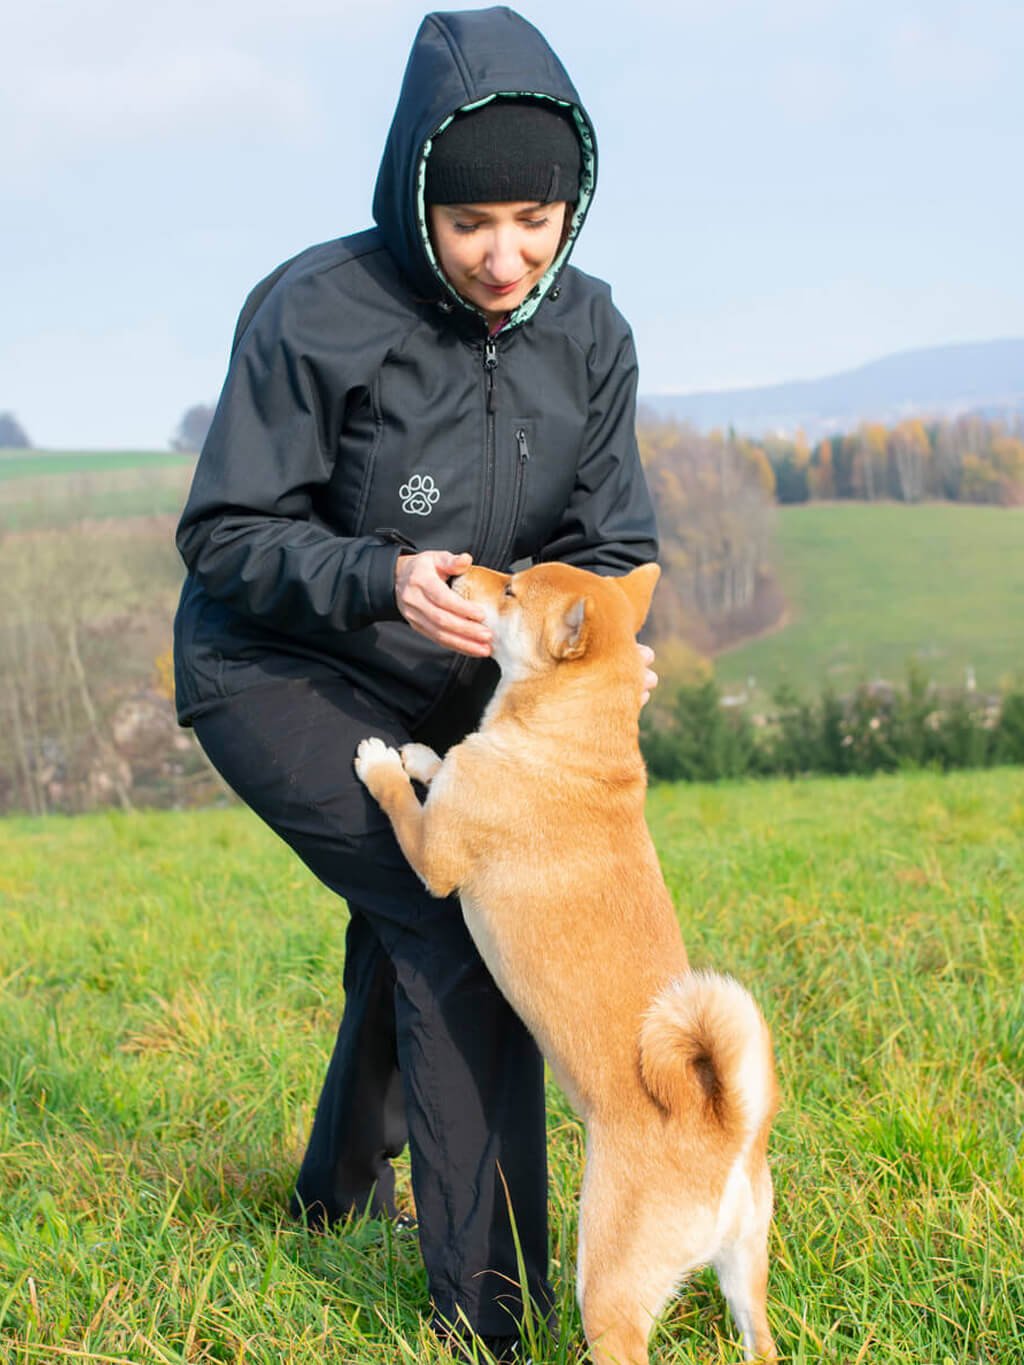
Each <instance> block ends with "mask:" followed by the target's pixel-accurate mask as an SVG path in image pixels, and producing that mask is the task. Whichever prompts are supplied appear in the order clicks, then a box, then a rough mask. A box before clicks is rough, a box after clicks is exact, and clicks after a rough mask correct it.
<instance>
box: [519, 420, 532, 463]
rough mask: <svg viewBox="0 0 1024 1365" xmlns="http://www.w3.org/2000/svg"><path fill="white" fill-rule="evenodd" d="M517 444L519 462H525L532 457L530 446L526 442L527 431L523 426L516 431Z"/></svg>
mask: <svg viewBox="0 0 1024 1365" xmlns="http://www.w3.org/2000/svg"><path fill="white" fill-rule="evenodd" d="M516 445H517V446H518V447H519V463H520V464H525V463H526V461H527V460H528V459H529V458H530V447H529V446H528V445H527V444H526V432H525V430H524V429H523V428H522V427H520V428H519V430H518V431H517V432H516Z"/></svg>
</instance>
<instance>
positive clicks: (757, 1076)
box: [640, 971, 777, 1142]
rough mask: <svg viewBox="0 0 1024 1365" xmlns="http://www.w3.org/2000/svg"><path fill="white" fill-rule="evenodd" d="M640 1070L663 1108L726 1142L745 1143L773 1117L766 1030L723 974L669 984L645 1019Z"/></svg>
mask: <svg viewBox="0 0 1024 1365" xmlns="http://www.w3.org/2000/svg"><path fill="white" fill-rule="evenodd" d="M640 1070H641V1075H642V1077H643V1082H644V1086H645V1087H646V1089H647V1090H648V1092H649V1093H650V1095H651V1097H652V1098H653V1099H654V1100H655V1102H656V1103H657V1104H658V1105H659V1106H660V1107H661V1108H662V1109H664V1110H667V1111H668V1112H669V1113H671V1114H673V1115H675V1116H678V1118H680V1119H681V1120H682V1121H683V1122H687V1121H690V1122H692V1121H694V1120H696V1121H697V1122H698V1123H701V1124H702V1126H706V1127H712V1128H715V1129H716V1130H717V1131H718V1132H719V1134H720V1136H721V1137H722V1138H724V1139H725V1140H727V1141H735V1142H747V1141H750V1140H751V1139H752V1138H753V1137H754V1135H755V1134H756V1133H758V1132H759V1131H760V1129H761V1127H762V1126H763V1124H764V1123H765V1121H766V1120H767V1119H769V1118H771V1116H772V1115H773V1114H774V1112H775V1108H776V1104H777V1100H776V1090H775V1068H774V1064H773V1061H772V1048H771V1038H770V1036H769V1033H768V1026H767V1025H766V1024H765V1021H764V1017H763V1016H762V1014H761V1011H760V1010H759V1009H758V1007H757V1005H756V1004H755V1002H754V999H753V996H751V995H750V993H749V991H746V990H744V988H743V987H742V986H741V985H740V984H739V982H738V981H734V980H733V979H732V977H729V976H720V975H719V974H718V973H716V972H705V971H697V972H686V973H685V974H684V975H683V976H679V977H676V978H675V980H673V981H671V982H669V984H668V985H667V986H666V987H665V988H664V989H663V990H662V991H661V992H660V993H659V994H658V995H657V996H656V997H655V999H654V1001H653V1003H652V1004H651V1007H650V1009H649V1010H648V1011H647V1013H646V1014H645V1016H644V1020H643V1024H642V1026H641V1030H640Z"/></svg>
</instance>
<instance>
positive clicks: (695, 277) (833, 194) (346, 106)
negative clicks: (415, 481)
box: [0, 0, 1024, 448]
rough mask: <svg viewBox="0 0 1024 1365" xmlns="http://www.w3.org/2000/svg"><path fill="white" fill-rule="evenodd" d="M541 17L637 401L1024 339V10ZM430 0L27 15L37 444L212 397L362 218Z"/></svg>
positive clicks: (0, 122) (24, 399)
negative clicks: (570, 109) (297, 260)
mask: <svg viewBox="0 0 1024 1365" xmlns="http://www.w3.org/2000/svg"><path fill="white" fill-rule="evenodd" d="M466 7H467V8H478V6H466ZM519 8H520V11H521V13H523V14H524V15H525V16H526V17H527V18H529V19H530V20H532V21H533V22H534V23H536V24H537V25H538V26H539V27H540V28H541V29H542V30H543V32H544V33H545V34H546V35H547V37H548V38H549V40H550V41H551V43H552V44H553V46H554V47H555V48H556V50H557V51H558V52H559V54H560V56H561V57H562V59H563V61H564V62H565V64H566V66H567V68H568V70H569V72H570V74H571V76H572V77H573V79H574V81H575V83H576V85H577V87H578V88H579V90H580V93H581V95H582V98H583V100H584V103H585V104H586V105H587V107H588V109H589V110H590V113H591V115H592V117H593V119H594V122H595V124H596V127H597V132H598V140H599V146H600V154H601V174H600V181H599V187H598V194H597V199H596V201H595V205H594V209H593V211H592V213H591V217H590V220H589V222H588V224H587V228H586V231H585V233H584V234H583V237H582V238H581V240H580V243H579V247H578V249H577V252H576V255H575V257H574V260H575V262H576V264H577V265H579V266H581V267H583V268H584V269H586V270H590V271H592V272H593V273H595V274H598V275H601V276H603V277H604V278H606V279H608V280H610V281H611V282H612V285H613V288H614V291H615V297H616V300H617V302H618V304H619V306H620V308H621V309H622V310H623V312H624V313H625V314H626V316H627V317H628V318H629V319H630V321H631V322H632V324H633V327H634V330H635V333H636V337H637V344H638V349H639V353H640V361H641V369H642V380H641V389H642V390H643V391H646V392H650V393H653V392H668V391H674V392H685V391H689V390H695V389H703V388H720V387H726V386H733V385H741V384H748V383H771V382H775V381H781V380H785V379H792V378H810V377H813V376H816V375H821V374H826V373H830V372H832V371H834V370H837V369H842V368H846V367H848V366H852V365H856V364H859V363H862V362H864V361H867V360H871V359H874V358H876V357H878V356H880V355H884V354H887V353H889V352H892V351H898V350H904V349H907V348H909V347H913V346H922V345H935V344H941V343H944V342H953V341H970V340H983V339H987V338H990V337H1006V336H1019V335H1022V334H1024V265H1022V250H1021V245H1020V242H1021V233H1022V224H1024V176H1022V175H1021V173H1020V166H1021V164H1022V160H1024V81H1022V79H1021V72H1022V65H1024V63H1022V59H1024V4H1021V3H1020V0H973V3H970V4H966V3H950V2H949V0H927V3H926V2H925V0H921V3H917V4H912V3H908V2H907V0H703V3H700V4H695V3H690V2H689V0H630V3H626V4H616V5H605V4H601V3H599V0H586V2H585V3H584V0H562V2H561V3H544V4H540V3H523V4H522V5H521V6H519ZM13 9H14V7H13V6H11V7H8V10H9V11H11V10H13ZM423 13H424V10H423V8H422V7H421V6H420V5H418V4H412V3H407V2H406V0H374V3H373V4H366V3H354V2H350V0H291V3H289V4H288V5H287V6H285V5H283V4H281V3H280V0H274V3H270V0H244V3H243V0H177V3H175V4H174V5H170V4H164V3H159V0H158V2H157V3H153V4H148V5H139V4H138V3H137V0H71V3H70V4H69V3H68V0H34V3H32V4H31V5H29V4H25V5H20V6H18V7H17V8H16V12H8V13H6V14H5V15H4V18H3V20H2V22H0V46H2V48H3V51H4V81H3V83H2V85H0V129H3V132H2V134H0V250H2V259H3V280H4V282H3V290H2V294H0V411H4V410H9V411H13V412H14V413H15V414H16V415H17V416H18V417H19V419H20V420H21V421H22V423H23V425H24V426H25V427H26V428H27V430H28V432H29V435H30V436H31V437H32V439H33V440H34V442H35V443H36V444H37V445H40V446H49V447H64V448H98V447H110V448H114V447H127V446H134V447H138V448H161V447H164V446H165V445H166V443H167V441H168V439H169V437H170V436H171V434H172V433H173V431H174V429H175V427H176V426H177V423H178V421H179V419H180V417H181V415H182V413H183V412H184V410H185V409H186V408H187V407H188V406H190V405H191V404H192V403H196V402H204V401H212V400H213V399H214V398H215V397H216V394H217V392H218V390H219V387H220V384H221V381H222V379H223V375H224V369H225V364H226V359H227V351H228V345H229V342H230V338H231V333H232V329H233V326H234V321H235V317H236V315H237V312H238V309H239V308H240V306H241V304H242V301H243V299H244V297H245V295H246V293H247V292H248V290H249V288H250V287H251V286H252V285H253V284H254V283H255V282H256V281H257V280H258V279H259V278H261V277H262V276H263V275H264V274H266V273H267V272H268V271H269V270H270V269H272V268H273V267H274V266H275V265H276V264H277V263H278V262H279V261H281V260H283V259H284V258H286V257H287V256H289V255H291V254H293V253H294V252H296V251H298V250H300V249H301V248H302V247H304V246H306V245H308V244H309V243H311V242H315V241H320V240H323V239H325V238H328V237H334V236H338V235H341V234H343V233H346V232H354V231H356V230H358V229H360V228H362V227H365V226H367V225H369V223H370V221H371V219H370V201H371V196H372V190H373V182H374V177H375V174H376V168H377V162H378V159H379V157H380V152H381V148H382V146H383V143H384V137H385V134H386V132H387V127H388V123H389V121H390V116H391V110H392V106H393V102H394V99H395V97H396V95H397V92H398V86H399V83H400V80H401V75H402V70H403V68H404V65H405V59H406V56H407V53H408V48H409V45H410V43H411V41H412V38H413V35H414V33H415V30H416V27H417V25H418V23H419V20H420V18H421V17H422V14H423Z"/></svg>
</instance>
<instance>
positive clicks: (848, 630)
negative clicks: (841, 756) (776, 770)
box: [715, 503, 1024, 693]
mask: <svg viewBox="0 0 1024 1365" xmlns="http://www.w3.org/2000/svg"><path fill="white" fill-rule="evenodd" d="M779 559H780V567H781V572H782V579H783V586H784V589H785V592H786V597H787V600H788V601H789V604H790V610H789V620H788V623H787V624H786V625H785V626H784V627H783V628H782V629H781V630H778V631H776V632H775V633H773V634H770V635H767V636H765V637H764V638H762V639H760V640H755V641H753V642H752V643H749V644H746V645H741V646H739V647H738V648H736V649H734V650H730V651H729V652H728V653H727V654H724V655H722V656H721V657H719V658H718V659H717V660H716V665H715V671H716V674H717V676H718V677H719V679H720V680H721V681H722V682H723V683H725V684H737V683H743V682H745V681H746V679H748V678H749V677H753V678H755V679H756V680H757V683H758V685H759V686H760V687H761V688H762V689H767V690H771V689H772V688H774V687H776V686H777V685H778V684H779V682H781V681H782V680H783V679H787V678H788V679H789V680H790V681H792V682H794V683H795V684H796V685H797V686H798V687H800V688H803V689H804V690H805V691H807V692H814V693H817V692H818V691H819V690H820V688H821V686H822V684H823V683H825V682H830V683H832V685H833V686H834V687H835V689H836V690H837V691H838V692H848V691H850V690H852V689H853V688H854V687H856V685H857V684H858V683H859V682H861V681H870V680H873V679H876V678H879V677H882V678H886V679H888V680H890V681H894V682H901V681H902V680H903V679H904V677H905V675H906V669H907V664H908V662H909V661H910V660H911V659H917V660H918V661H919V662H920V663H921V664H922V666H923V667H924V669H925V671H926V673H927V674H928V676H930V677H931V678H933V679H934V680H935V681H936V682H938V683H941V684H944V685H958V684H963V682H964V679H965V674H966V670H967V668H968V667H971V668H973V670H974V673H975V676H976V679H977V684H978V686H979V687H981V688H996V687H997V686H998V685H999V684H1000V681H1001V680H1003V679H1005V678H1006V677H1008V676H1012V675H1014V674H1016V675H1018V676H1019V675H1020V674H1021V673H1022V672H1024V630H1022V628H1021V611H1022V608H1021V603H1022V602H1024V510H1019V509H1014V510H1008V509H1005V508H999V507H970V506H963V505H956V504H950V503H931V504H926V505H923V506H919V507H906V506H902V505H897V504H890V503H886V504H866V503H833V504H825V505H817V506H808V507H786V508H781V509H780V512H779Z"/></svg>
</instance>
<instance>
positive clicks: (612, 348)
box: [176, 9, 656, 1355]
mask: <svg viewBox="0 0 1024 1365" xmlns="http://www.w3.org/2000/svg"><path fill="white" fill-rule="evenodd" d="M595 172H596V153H595V144H594V136H593V132H592V130H591V127H590V124H589V121H588V119H587V116H586V114H585V112H584V110H583V108H582V106H581V105H580V102H579V98H578V96H577V94H576V92H575V90H574V88H573V86H572V84H571V83H570V81H569V79H568V77H567V75H566V74H565V71H564V70H563V68H562V66H561V64H560V62H559V61H558V59H557V57H556V56H555V55H554V53H553V52H552V51H551V49H550V48H549V47H548V45H547V43H546V42H545V40H544V39H543V38H542V37H541V35H540V34H539V33H538V32H537V31H536V29H534V28H533V27H532V26H531V25H529V24H528V23H526V21H525V20H523V19H522V18H520V17H519V16H518V15H516V14H515V13H513V12H512V11H511V10H507V9H491V10H483V11H476V12H466V13H451V14H432V15H428V16H427V18H426V19H425V20H424V21H423V24H422V25H421V27H420V30H419V33H418V35H417V37H416V40H415V44H414V46H413V50H412V54H411V57H410V60H409V65H408V68H407V71H406V74H405V79H404V83H403V87H402V92H401V96H400V98H399V102H398V107H397V110H396V113H395V117H394V121H393V124H392V127H391V131H390V134H389V137H388V142H387V146H386V149H385V152H384V157H383V161H382V165H381V169H380V174H379V177H378V181H377V188H376V194H375V198H374V216H375V219H376V223H377V226H376V228H375V229H372V230H370V231H367V232H362V233H359V234H357V235H355V236H352V237H346V238H342V239H340V240H338V241H333V242H329V243H326V244H325V245H322V246H317V247H313V248H311V249H310V250H308V251H305V252H303V253H302V254H301V255H299V256H297V257H295V258H294V259H293V260H291V261H289V262H286V264H285V265H283V266H281V267H280V268H279V269H278V270H277V271H275V272H274V274H273V275H271V276H270V277H269V278H268V279H267V280H265V281H263V283H262V284H260V285H258V286H257V288H256V289H255V290H254V291H253V293H252V295H251V296H250V298H249V299H248V301H247V302H246V305H245V307H244V309H243V311H242V315H241V318H240V320H239V324H238V329H237V332H236V336H235V342H234V347H233V352H232V358H231V364H230V368H229V371H228V375H227V379H226V382H225V385H224V391H223V393H222V396H221V399H220V403H219V405H218V408H217V413H216V416H215V418H214V421H213V425H212V427H211V430H210V434H209V437H208V439H207V441H206V444H205V446H204V448H203V453H202V457H201V459H200V461H199V464H198V467H197V470H196V475H195V481H194V484H193V487H192V491H191V494H190V497H189V500H188V504H187V506H186V508H185V512H184V514H183V516H182V520H181V525H180V528H179V533H178V545H179V548H180V550H181V554H182V556H183V558H184V560H185V563H186V565H187V567H188V577H187V579H186V582H185V587H184V590H183V594H182V600H181V605H180V608H179V612H178V618H177V622H176V665H177V672H176V683H177V695H178V704H179V712H180V718H181V721H182V723H183V724H186V725H188V724H191V725H194V726H195V729H196V733H197V735H198V737H199V739H200V741H201V743H202V745H203V747H204V749H205V750H206V752H207V753H208V755H209V756H210V758H211V760H212V761H213V762H214V764H215V765H216V766H217V768H218V769H219V770H220V772H221V773H222V774H223V775H224V777H225V778H226V779H227V781H228V782H229V783H230V784H231V786H232V787H233V788H234V789H235V790H236V791H237V792H238V794H239V795H240V796H241V797H242V799H243V800H244V801H245V802H246V803H247V804H248V805H250V806H251V807H252V808H253V810H255V811H256V812H257V813H258V814H259V815H261V816H262V817H263V818H264V819H265V820H266V821H267V822H268V824H270V825H271V827H272V828H273V829H275V830H276V831H277V832H278V833H279V834H280V835H281V836H282V837H283V838H284V839H285V840H286V841H287V842H288V843H289V844H290V845H291V847H292V848H293V849H294V850H295V851H296V852H297V853H298V854H299V856H300V857H301V858H302V859H303V860H304V861H305V862H306V863H307V864H308V866H309V867H310V868H311V870H312V871H313V872H314V873H315V874H316V875H317V876H318V877H319V878H320V879H321V880H322V881H323V882H325V883H326V885H327V886H329V887H330V888H331V889H332V890H334V891H336V892H337V894H338V895H339V896H341V897H343V898H344V899H345V901H346V902H347V903H348V908H349V913H350V916H351V919H350V923H349V928H348V937H347V941H346V961H345V973H344V986H345V1012H344V1017H343V1019H342V1022H341V1027H340V1029H339V1032H338V1038H337V1043H336V1046H335V1050H334V1055H333V1057H332V1059H331V1063H330V1067H329V1069H328V1073H327V1079H326V1082H325V1085H324V1090H323V1094H322V1095H321V1098H320V1101H319V1104H318V1107H317V1111H316V1118H315V1120H314V1124H313V1131H312V1135H311V1137H310V1141H309V1148H308V1150H307V1152H306V1156H305V1159H304V1161H303V1163H302V1168H301V1170H300V1172H299V1176H298V1181H297V1186H296V1195H295V1201H294V1205H293V1212H294V1213H296V1214H297V1215H298V1216H303V1217H305V1218H306V1219H307V1220H308V1221H309V1222H311V1223H315V1224H319V1225H323V1224H330V1223H333V1222H335V1221H336V1220H338V1219H341V1218H344V1217H345V1216H347V1215H348V1214H350V1213H352V1212H361V1211H363V1210H364V1209H369V1210H370V1211H371V1212H372V1213H374V1214H379V1215H381V1216H390V1217H394V1216H395V1215H396V1213H397V1210H396V1208H395V1204H394V1175H393V1172H392V1169H391V1164H390V1158H391V1157H392V1156H394V1155H395V1154H397V1153H398V1152H399V1151H400V1149H401V1148H402V1146H403V1145H404V1144H405V1142H406V1141H408V1143H409V1146H410V1155H411V1168H412V1181H413V1189H414V1193H415V1198H416V1207H417V1216H418V1226H419V1236H420V1244H421V1247H422V1251H423V1256H424V1260H425V1263H426V1267H427V1272H428V1278H429V1284H430V1292H431V1297H432V1301H433V1306H434V1312H435V1319H434V1321H435V1324H436V1326H437V1328H438V1330H440V1331H444V1330H445V1329H446V1328H447V1327H448V1326H450V1325H451V1324H455V1323H457V1322H462V1323H468V1324H469V1326H470V1327H472V1328H473V1329H474V1330H475V1331H476V1332H478V1333H479V1334H480V1335H482V1336H484V1337H485V1338H488V1339H490V1341H491V1344H492V1347H493V1348H496V1349H497V1351H498V1353H499V1355H500V1354H502V1352H505V1351H506V1350H507V1351H511V1344H512V1342H513V1340H514V1338H515V1333H516V1322H517V1320H518V1318H519V1316H520V1315H521V1312H522V1298H521V1292H520V1289H519V1288H518V1287H517V1281H518V1280H519V1273H518V1271H517V1266H516V1255H515V1247H514V1244H513V1237H512V1229H511V1226H510V1222H509V1215H508V1201H511V1204H512V1207H513V1210H514V1213H515V1219H516V1224H517V1228H518V1234H519V1238H520V1242H521V1247H522V1253H523V1257H524V1260H525V1267H526V1274H527V1281H528V1283H527V1285H526V1286H525V1288H527V1289H528V1290H529V1292H530V1294H531V1295H532V1296H533V1298H534V1300H535V1301H536V1302H537V1303H538V1304H539V1305H540V1306H541V1308H542V1309H546V1308H547V1306H548V1305H549V1304H550V1301H551V1294H550V1289H549V1286H548V1282H547V1227H546V1202H547V1194H546V1160H545V1128H544V1093H543V1067H542V1062H541V1059H540V1057H539V1056H538V1054H537V1050H536V1048H535V1046H534V1044H533V1042H532V1040H531V1039H530V1037H529V1036H528V1035H527V1033H526V1032H525V1030H524V1029H523V1027H522V1026H521V1024H520V1023H519V1021H518V1020H517V1019H516V1017H515V1016H514V1015H513V1014H512V1012H511V1011H510V1010H509V1008H508V1006H507V1005H506V1004H505V1002H504V1000H503V999H502V997H501V996H500V995H499V994H498V992H497V990H496V988H495V987H494V985H493V982H492V981H491V979H490V977H489V976H488V974H487V972H486V970H485V969H484V968H483V966H482V964H481V962H480V959H479V957H478V955H477V953H476V950H475V948H474V947H473V945H472V942H471V940H470V939H469V936H468V934H467V931H466V929H465V926H464V923H463V920H462V916H461V912H460V910H459V907H458V904H457V903H456V902H455V901H435V900H433V899H431V898H430V897H429V896H427V895H426V894H425V892H424V890H423V888H422V886H421V885H420V884H419V882H418V881H417V879H416V877H415V876H414V875H413V873H412V872H411V870H410V869H409V867H408V865H407V864H406V863H405V862H404V860H403V858H402V856H401V854H400V852H399V850H398V848H397V845H396V844H395V842H394V840H393V837H392V834H391V831H390V826H389V824H388V822H387V820H386V819H385V818H384V817H383V816H382V814H381V812H380V810H379V809H378V808H377V806H376V804H375V803H374V802H373V801H372V800H371V799H370V798H369V797H368V796H367V794H366V793H365V791H364V790H363V788H362V787H361V785H360V784H359V783H358V781H357V780H356V779H355V775H354V773H353V770H352V757H353V753H354V750H355V746H356V744H357V743H358V741H359V740H360V739H362V738H364V737H365V736H366V735H370V734H376V735H380V736H382V737H384V738H386V739H387V741H388V742H389V743H391V744H395V745H399V744H402V743H405V742H406V741H408V740H409V739H418V740H422V741H423V742H425V743H429V744H431V745H432V746H433V747H435V748H439V749H442V750H443V749H444V748H445V747H447V746H448V745H449V744H451V743H452V742H453V741H455V740H457V739H459V738H461V737H462V736H463V735H464V734H466V733H467V732H468V731H469V730H471V729H472V728H474V726H475V724H476V722H477V720H478V718H479V715H480V713H481V710H482V707H483V705H484V704H485V703H486V700H487V697H488V695H489V694H490V692H491V690H492V689H493V686H494V682H495V680H496V670H495V668H494V666H493V664H492V663H491V662H490V660H489V659H488V658H487V656H488V654H489V652H490V651H489V638H488V635H487V632H486V630H485V629H484V628H483V626H482V625H481V622H480V616H479V613H478V610H477V609H475V608H474V607H472V606H471V605H470V604H468V603H465V602H463V601H462V600H461V599H460V598H459V597H457V596H456V595H455V594H454V593H452V592H451V591H450V589H449V588H448V586H447V583H448V579H449V577H451V576H452V574H454V573H457V572H459V571H461V570H462V569H463V568H464V567H466V565H467V564H468V563H469V562H470V560H471V558H472V559H473V560H475V561H477V562H479V563H483V564H487V565H490V566H493V567H496V568H500V569H506V568H508V567H509V566H510V565H511V564H513V563H517V562H520V561H528V560H531V559H533V560H550V559H558V560H565V561H567V562H571V563H573V564H578V565H581V566H583V567H585V568H589V569H594V570H597V571H598V572H603V573H611V574H617V573H624V572H626V571H628V570H629V569H631V568H633V567H634V566H635V565H637V564H639V563H643V562H645V561H648V560H650V559H652V558H653V557H654V555H655V553H656V543H655V530H654V521H653V515H652V511H651V506H650V500H649V497H648V493H647V490H646V487H645V484H644V480H643V476H642V473H641V471H640V466H639V461H638V457H637V450H636V442H635V436H634V405H635V395H636V362H635V357H634V351H633V342H632V338H631V336H630V332H629V329H628V327H627V326H626V324H625V322H624V321H623V320H622V318H621V317H620V315H619V314H618V313H617V312H616V310H615V308H614V306H613V305H612V302H611V297H610V293H609V291H608V288H607V286H605V285H603V284H601V283H600V282H599V281H596V280H593V279H591V278H589V277H587V276H586V275H584V274H582V273H581V272H579V271H577V270H575V269H573V268H571V267H569V266H568V264H567V262H568V257H569V254H570V252H571V250H572V246H573V243H574V242H575V240H576V237H577V235H578V233H579V231H580V228H581V226H582V224H583V221H584V219H585V217H586V214H587V210H588V207H589V204H590V200H591V196H592V194H593V189H594V180H595ZM410 627H411V629H410ZM506 1186H507V1191H508V1194H507V1196H506Z"/></svg>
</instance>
